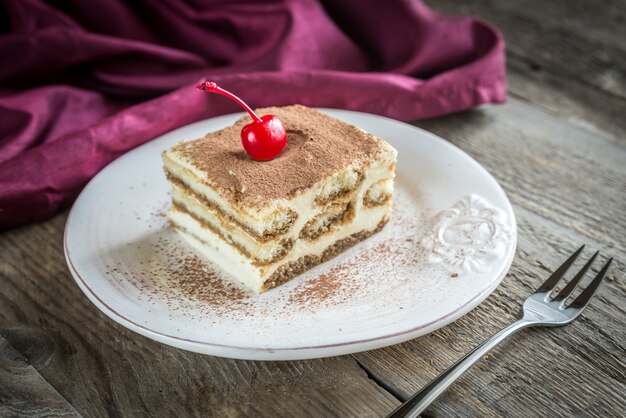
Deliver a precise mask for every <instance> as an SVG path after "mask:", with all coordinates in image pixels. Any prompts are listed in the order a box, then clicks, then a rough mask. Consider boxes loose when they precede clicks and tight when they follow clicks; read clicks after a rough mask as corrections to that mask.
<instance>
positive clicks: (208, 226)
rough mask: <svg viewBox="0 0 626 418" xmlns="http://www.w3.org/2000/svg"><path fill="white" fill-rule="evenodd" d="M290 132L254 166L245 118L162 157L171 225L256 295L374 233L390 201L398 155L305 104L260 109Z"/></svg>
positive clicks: (174, 147) (387, 212)
mask: <svg viewBox="0 0 626 418" xmlns="http://www.w3.org/2000/svg"><path fill="white" fill-rule="evenodd" d="M257 113H258V115H259V116H261V115H267V114H273V115H275V116H277V117H278V118H279V119H280V120H282V122H283V123H284V126H285V128H286V130H287V145H286V147H285V149H284V151H283V152H282V153H281V154H280V155H279V156H278V157H277V158H275V159H273V160H271V161H263V162H260V161H254V160H253V159H251V158H250V157H249V156H248V155H247V154H246V152H245V151H244V150H243V149H242V146H241V140H240V132H241V130H242V127H243V126H244V125H245V124H246V123H248V122H249V121H250V119H249V117H247V116H246V117H243V118H241V119H240V120H239V121H237V122H236V123H235V124H234V125H232V126H230V127H228V128H226V129H222V130H221V131H218V132H214V133H210V134H208V135H207V136H205V137H204V138H200V139H197V140H194V141H189V142H181V143H178V144H176V145H174V146H173V147H172V148H170V149H169V150H167V151H165V152H164V153H163V160H164V164H165V172H166V174H167V178H168V180H169V181H170V183H171V185H172V188H173V195H172V197H173V204H172V209H171V210H170V211H169V214H168V216H169V220H170V223H171V224H172V226H173V227H174V228H176V229H177V230H178V231H180V232H181V233H182V234H183V235H184V236H185V238H187V239H188V240H189V241H190V242H191V243H192V244H193V245H194V246H195V247H196V248H197V249H198V250H200V251H201V252H202V253H203V254H204V255H206V257H207V258H209V259H210V260H211V261H213V262H214V263H216V264H218V265H219V266H220V267H221V268H222V269H224V270H225V271H226V272H228V273H230V274H232V276H234V277H235V278H236V279H238V280H239V281H240V282H242V283H243V284H245V285H246V286H247V287H248V288H250V289H252V290H253V291H255V292H263V291H265V290H268V289H271V288H273V287H275V286H277V285H279V284H281V283H284V282H285V281H288V280H290V279H291V278H293V277H294V276H296V275H297V274H300V273H302V272H304V271H306V270H308V269H310V268H311V267H313V266H315V265H317V264H319V263H321V262H323V261H326V260H328V259H330V258H332V257H334V256H335V255H337V254H339V253H340V252H342V251H344V250H345V249H347V248H348V247H350V246H352V245H353V244H355V243H357V242H359V241H361V240H363V239H365V238H366V237H368V236H370V235H372V234H373V233H375V232H376V231H378V230H380V229H381V228H382V227H383V225H384V224H385V223H386V222H387V220H388V218H389V211H390V209H391V203H392V191H393V179H394V168H395V162H396V154H397V152H396V150H395V149H393V148H392V147H391V146H390V145H389V144H387V143H386V142H385V141H383V140H381V139H379V138H376V137H374V136H373V135H371V134H369V133H367V132H365V131H363V130H362V129H359V128H357V127H355V126H352V125H349V124H347V123H344V122H341V121H339V120H337V119H334V118H332V117H329V116H326V115H324V114H322V113H320V112H318V111H316V110H313V109H310V108H307V107H304V106H299V105H295V106H287V107H281V108H279V107H275V108H265V109H259V110H258V111H257Z"/></svg>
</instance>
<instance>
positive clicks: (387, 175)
mask: <svg viewBox="0 0 626 418" xmlns="http://www.w3.org/2000/svg"><path fill="white" fill-rule="evenodd" d="M383 150H384V152H381V153H380V154H379V158H378V159H376V160H374V161H372V162H371V163H370V165H369V166H367V167H362V168H361V170H364V178H363V181H362V182H361V184H360V185H359V188H358V190H357V194H358V196H357V201H356V204H357V205H358V207H356V208H355V209H356V210H357V211H358V210H359V208H360V205H361V203H362V200H363V197H364V193H365V191H367V190H368V189H369V188H370V186H372V184H374V183H376V182H378V181H380V180H382V179H389V180H390V181H392V180H393V177H394V171H393V168H394V165H395V160H396V154H397V153H396V151H395V150H394V149H393V148H391V147H390V146H387V147H384V148H383ZM163 160H164V163H165V168H166V170H167V171H169V172H170V173H171V174H172V175H174V176H175V177H177V178H178V179H179V180H180V181H182V182H183V183H185V184H186V185H187V186H188V187H189V188H190V189H191V190H193V191H194V192H195V193H197V194H199V195H201V196H203V197H204V198H206V199H207V200H209V201H210V202H213V203H214V204H215V205H216V206H217V207H219V208H220V210H222V211H223V212H224V213H226V214H228V215H230V216H232V217H233V218H234V219H237V220H238V221H239V222H241V223H242V224H243V225H245V227H246V228H249V229H250V230H251V231H253V232H255V233H256V234H258V235H259V236H263V235H265V234H267V233H268V232H271V231H279V230H281V229H282V227H283V226H286V225H288V224H289V223H290V222H292V217H293V215H294V214H296V215H297V219H296V220H295V222H293V224H292V225H291V227H290V228H289V230H288V231H286V232H285V233H284V234H281V238H287V237H288V236H289V235H291V237H292V238H297V236H298V234H299V231H300V230H301V229H302V227H303V226H304V225H305V224H306V223H307V222H308V221H310V220H311V219H313V218H314V217H316V216H317V215H319V214H320V213H322V212H323V210H324V207H325V206H324V205H316V203H315V200H316V199H317V198H318V197H319V196H324V195H326V194H327V193H329V191H330V190H335V189H340V188H341V186H342V185H341V184H339V182H342V181H348V180H351V179H352V177H353V176H352V175H351V174H352V173H353V171H354V170H355V169H356V166H357V165H352V166H348V167H346V168H345V169H344V170H342V171H340V172H338V173H334V174H333V175H332V176H329V177H328V178H327V179H325V180H323V181H320V182H318V183H316V184H315V185H314V186H313V187H311V188H309V189H308V190H306V191H304V192H303V193H300V194H299V195H297V196H295V197H294V198H292V199H289V200H287V199H276V200H274V201H272V202H269V203H268V204H267V205H265V206H264V207H263V208H252V207H244V208H245V210H242V209H244V208H237V207H233V205H232V204H231V203H230V202H229V201H227V200H225V199H223V198H222V197H221V196H220V195H219V194H218V193H217V191H215V190H214V189H213V188H212V187H210V186H209V184H210V183H209V181H208V180H207V179H206V178H205V175H204V173H202V172H201V171H199V170H197V169H196V168H195V167H193V166H192V165H191V164H189V163H188V162H186V161H185V160H184V159H182V158H180V157H178V156H177V155H176V154H175V153H171V152H166V153H165V154H164V156H163ZM342 173H344V174H342ZM391 184H392V183H391ZM251 253H253V252H252V251H251Z"/></svg>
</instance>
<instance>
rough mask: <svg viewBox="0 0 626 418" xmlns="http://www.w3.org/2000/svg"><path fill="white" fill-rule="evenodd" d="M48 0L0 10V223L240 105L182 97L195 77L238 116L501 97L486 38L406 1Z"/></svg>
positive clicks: (496, 52) (66, 198)
mask: <svg viewBox="0 0 626 418" xmlns="http://www.w3.org/2000/svg"><path fill="white" fill-rule="evenodd" d="M50 3H52V4H55V5H56V7H53V6H50V5H48V4H46V3H44V2H43V1H40V0H6V1H5V2H3V4H2V5H0V9H2V8H4V13H5V14H6V15H7V16H9V25H10V27H8V28H3V30H2V32H0V54H2V56H5V57H11V58H10V59H9V60H7V61H5V65H3V66H0V67H1V68H0V228H8V227H14V226H17V225H22V224H25V223H28V222H33V221H40V220H44V219H47V218H49V217H50V216H52V215H53V214H54V213H56V212H57V211H58V210H59V209H61V208H63V207H66V206H67V205H68V204H70V203H71V202H72V201H73V199H75V197H76V196H77V195H78V193H79V192H80V190H81V189H82V187H84V185H85V184H86V182H88V181H89V179H90V178H92V177H93V176H94V175H95V174H97V172H98V171H99V170H100V169H102V167H104V166H105V165H107V164H108V163H110V162H111V161H113V160H114V159H115V158H117V157H119V156H120V155H122V154H123V153H125V152H126V151H128V150H130V149H132V148H134V147H136V146H138V145H140V144H143V143H145V142H147V141H149V140H151V139H153V138H155V137H157V136H159V135H161V134H163V133H166V132H168V131H170V130H172V129H175V128H177V127H179V126H182V125H185V124H188V123H191V122H194V121H197V120H201V119H204V118H208V117H212V116H216V115H220V114H225V113H231V112H237V111H239V110H240V109H239V108H237V107H236V105H235V104H234V103H232V102H230V101H228V100H220V99H219V98H218V97H215V96H210V95H205V94H200V93H199V92H197V91H196V90H195V89H194V86H195V84H196V83H197V82H199V81H201V80H204V79H210V80H212V81H216V82H218V83H219V84H221V85H222V86H224V87H225V88H227V89H229V90H232V91H234V92H236V93H237V94H238V95H240V96H241V97H242V98H243V99H244V100H246V101H247V102H248V103H249V104H250V105H251V106H253V107H263V106H274V105H287V104H293V103H300V104H304V105H307V106H319V107H334V108H343V109H350V110H357V111H363V112H368V113H375V114H379V115H383V116H388V117H391V118H394V119H399V120H403V121H413V120H417V119H422V118H430V117H435V116H439V115H443V114H447V113H451V112H458V111H462V110H465V109H469V108H471V107H474V106H477V105H480V104H483V103H497V102H502V101H504V100H505V58H504V42H503V39H502V37H501V35H500V34H499V32H498V31H497V30H496V29H494V28H493V27H491V26H490V25H489V24H487V23H485V22H482V21H480V20H478V19H475V18H471V17H458V16H451V17H449V16H440V15H437V14H435V13H433V12H432V11H430V10H429V9H428V8H427V7H426V6H425V5H424V4H422V3H421V2H419V1H407V2H390V3H386V4H385V6H384V7H383V6H381V5H380V3H378V2H377V3H374V2H373V0H368V1H357V0H345V1H333V2H331V1H324V2H323V3H324V4H320V3H318V2H316V1H313V0H303V1H297V2H296V1H274V2H267V3H260V2H245V1H244V2H237V3H233V4H229V3H226V4H221V3H214V2H198V1H195V0H187V1H185V2H180V1H176V0H167V1H165V0H160V1H157V0H142V1H140V2H137V3H138V4H141V8H140V7H139V6H137V5H130V4H128V3H127V2H124V1H123V0H113V1H105V0H94V1H93V2H91V1H90V2H89V7H87V5H86V2H83V1H82V0H67V1H65V2H63V3H61V2H50ZM375 4H376V5H378V6H377V7H375Z"/></svg>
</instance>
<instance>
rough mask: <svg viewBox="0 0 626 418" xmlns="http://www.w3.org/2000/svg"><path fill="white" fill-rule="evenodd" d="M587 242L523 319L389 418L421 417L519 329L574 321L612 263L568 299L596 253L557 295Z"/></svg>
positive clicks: (527, 304)
mask: <svg viewBox="0 0 626 418" xmlns="http://www.w3.org/2000/svg"><path fill="white" fill-rule="evenodd" d="M583 248H585V246H584V245H583V246H582V247H580V248H579V249H578V250H576V252H574V254H572V255H571V256H570V257H569V258H568V259H567V261H565V263H563V265H561V267H559V268H558V269H556V271H555V272H554V273H552V275H551V276H550V277H549V278H548V280H546V281H545V283H544V284H542V285H541V286H540V287H539V289H537V290H536V291H535V293H533V294H532V295H530V296H529V297H528V299H526V301H524V315H523V317H522V319H520V320H518V321H517V322H514V323H512V324H511V325H509V326H508V327H506V328H504V329H503V330H501V331H500V332H498V333H497V334H494V335H493V336H492V337H490V338H489V339H488V340H487V341H485V342H484V343H482V344H481V345H479V346H478V347H476V348H475V349H474V350H473V351H472V352H470V353H469V354H467V355H466V356H465V357H463V358H462V359H460V360H459V361H457V362H456V363H455V364H454V365H453V366H451V367H450V368H449V369H448V370H446V371H445V372H443V373H442V374H441V375H439V377H437V378H436V379H435V380H433V381H432V382H431V383H429V384H428V386H426V387H424V388H423V389H422V390H421V391H419V392H418V393H416V394H415V395H413V396H412V397H411V398H409V399H408V400H407V401H406V402H404V403H403V404H402V405H400V406H399V407H398V408H397V409H396V410H395V411H393V412H392V413H391V414H390V415H389V416H388V418H398V417H412V418H414V417H417V416H418V415H419V414H420V413H422V412H423V411H424V409H426V407H427V406H428V405H430V404H431V403H432V402H433V401H434V400H435V399H437V398H438V397H439V395H441V394H442V393H443V392H444V391H445V390H446V389H448V387H449V386H450V385H451V384H452V383H454V382H455V381H456V379H458V378H459V377H460V376H461V375H462V374H463V373H464V372H465V371H466V370H467V369H469V368H470V367H472V366H473V365H474V363H476V362H477V361H478V360H479V359H481V358H482V357H483V356H484V355H485V354H487V353H488V352H489V351H491V349H493V348H494V347H495V346H496V345H498V344H499V343H500V342H501V341H502V340H504V339H505V338H506V337H508V336H509V335H512V334H514V333H516V332H517V331H519V330H521V329H524V328H528V327H535V326H560V325H566V324H569V323H570V322H572V321H573V320H574V319H576V318H577V317H578V315H580V313H581V312H582V311H583V309H585V307H586V306H587V304H588V303H589V301H590V300H591V297H592V296H593V295H594V294H595V292H596V290H597V289H598V286H600V282H602V279H604V276H606V272H607V271H608V269H609V266H610V265H611V261H613V258H610V259H609V261H607V263H606V264H605V265H604V267H602V270H600V272H599V273H598V274H597V275H596V277H595V278H594V279H593V281H592V282H591V283H590V284H589V285H588V286H587V287H586V288H585V289H584V290H583V291H582V292H581V293H580V295H578V297H577V298H576V299H574V301H573V302H572V303H570V304H566V301H567V300H568V299H569V297H570V296H571V295H572V294H573V292H574V289H576V286H578V283H579V282H580V281H581V280H582V278H583V276H584V275H585V273H586V272H587V270H589V267H591V264H592V263H593V260H595V258H596V257H597V255H598V252H597V251H596V253H595V254H594V255H593V256H592V257H591V258H590V259H589V261H587V263H586V264H585V265H584V266H583V268H582V269H580V271H579V272H578V273H577V274H576V276H574V278H573V279H572V280H571V281H570V282H569V283H568V284H567V285H566V286H565V287H564V288H563V289H562V290H561V291H560V292H559V293H558V294H557V295H556V296H554V297H552V296H551V293H552V291H553V290H554V288H555V287H556V285H557V283H558V282H559V280H561V278H562V277H563V276H564V275H565V273H566V272H567V270H568V269H569V268H570V267H571V265H572V264H574V261H576V259H577V258H578V256H579V255H580V253H581V252H582V251H583Z"/></svg>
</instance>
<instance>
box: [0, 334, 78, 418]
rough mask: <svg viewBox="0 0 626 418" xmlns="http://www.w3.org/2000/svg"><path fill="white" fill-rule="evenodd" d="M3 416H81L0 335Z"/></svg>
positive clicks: (1, 412) (0, 381) (1, 406)
mask: <svg viewBox="0 0 626 418" xmlns="http://www.w3.org/2000/svg"><path fill="white" fill-rule="evenodd" d="M0 416H2V417H17V416H19V417H44V416H55V417H79V416H80V414H78V412H76V410H75V409H74V408H73V407H72V406H71V405H70V404H69V403H68V402H67V401H66V400H65V399H64V398H63V397H62V396H61V395H60V394H59V393H58V392H57V391H56V390H55V389H54V388H53V387H52V386H50V385H49V384H48V382H46V381H45V380H44V379H43V378H42V377H41V375H40V374H39V373H38V372H37V370H35V368H34V367H33V366H31V365H30V364H29V363H28V360H26V359H25V358H24V357H22V356H21V355H20V354H19V353H18V352H17V351H16V350H15V349H14V348H13V347H12V346H11V345H10V344H9V343H8V342H7V341H6V340H5V339H4V338H3V337H2V336H1V335H0Z"/></svg>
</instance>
